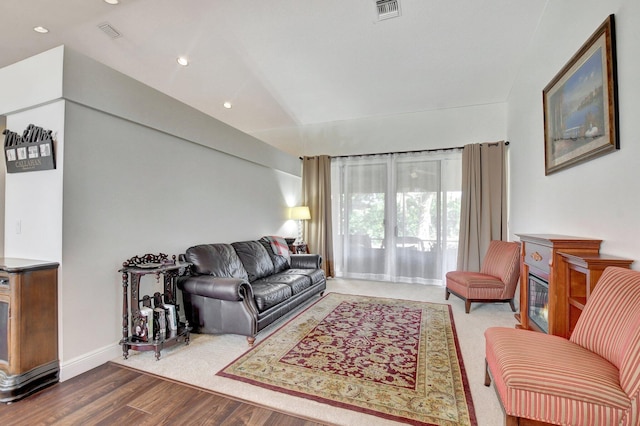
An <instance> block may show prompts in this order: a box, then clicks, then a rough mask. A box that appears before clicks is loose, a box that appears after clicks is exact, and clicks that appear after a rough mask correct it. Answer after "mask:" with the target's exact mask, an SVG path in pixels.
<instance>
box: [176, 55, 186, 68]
mask: <svg viewBox="0 0 640 426" xmlns="http://www.w3.org/2000/svg"><path fill="white" fill-rule="evenodd" d="M177 61H178V63H179V64H180V65H182V66H183V67H186V66H187V65H189V60H188V59H187V58H185V57H184V56H180V57H179V58H178V59H177Z"/></svg>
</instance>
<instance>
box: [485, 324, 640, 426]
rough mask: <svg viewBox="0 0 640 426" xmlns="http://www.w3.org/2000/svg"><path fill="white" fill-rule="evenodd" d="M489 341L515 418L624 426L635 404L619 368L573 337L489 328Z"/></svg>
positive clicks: (492, 365) (494, 369)
mask: <svg viewBox="0 0 640 426" xmlns="http://www.w3.org/2000/svg"><path fill="white" fill-rule="evenodd" d="M485 338H486V360H487V364H488V367H489V370H490V371H491V373H492V379H493V381H494V384H495V387H496V389H497V391H498V393H499V394H500V399H501V400H502V402H503V404H504V409H505V412H506V413H507V414H509V415H512V416H517V417H525V418H528V419H534V420H539V421H544V422H548V423H554V424H621V423H620V422H621V421H622V418H623V417H624V415H625V411H626V410H628V409H629V408H630V406H631V401H630V399H629V397H628V396H627V395H626V394H625V392H624V391H623V390H622V388H621V386H620V381H619V371H618V369H617V368H616V367H615V366H614V365H613V364H611V363H610V362H609V361H607V360H605V359H604V358H602V357H600V356H598V355H597V354H595V353H593V352H590V351H588V350H586V349H584V348H583V347H581V346H578V345H576V344H575V343H572V342H570V341H569V340H567V339H564V338H562V337H558V336H550V335H546V334H544V333H538V332H535V331H525V330H517V329H512V328H503V327H492V328H489V329H487V330H486V331H485ZM531 348H544V350H535V351H532V350H531ZM541 395H542V397H541Z"/></svg>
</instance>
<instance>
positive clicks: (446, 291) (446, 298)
mask: <svg viewBox="0 0 640 426" xmlns="http://www.w3.org/2000/svg"><path fill="white" fill-rule="evenodd" d="M450 295H451V293H449V289H448V288H447V289H445V292H444V300H449V296H450Z"/></svg>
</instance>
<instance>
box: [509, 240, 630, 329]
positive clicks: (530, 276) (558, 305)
mask: <svg viewBox="0 0 640 426" xmlns="http://www.w3.org/2000/svg"><path fill="white" fill-rule="evenodd" d="M516 235H518V237H520V241H521V243H522V247H521V250H520V252H521V262H520V312H519V313H518V314H516V319H517V320H518V321H519V322H520V324H519V325H517V326H516V327H518V328H524V329H527V330H536V331H545V332H548V333H549V334H554V335H556V336H561V337H564V338H569V336H571V332H572V331H573V328H574V327H575V325H576V322H577V321H578V318H579V317H580V314H581V313H582V310H583V309H584V305H585V303H586V302H587V299H588V298H589V295H590V294H591V291H593V288H594V287H595V285H596V283H597V282H598V279H599V278H600V276H601V275H602V272H603V271H604V269H605V268H606V267H608V266H619V267H623V268H629V267H630V265H631V264H632V263H633V261H632V260H629V259H622V258H619V257H616V256H609V255H606V254H602V253H600V243H601V242H602V240H595V239H590V238H579V237H569V236H566V235H551V234H533V235H532V234H516ZM545 283H546V284H548V307H547V313H546V316H547V320H548V329H547V330H544V329H542V328H541V327H540V326H538V325H537V324H536V322H535V320H534V319H532V317H531V316H530V306H529V304H530V302H531V300H533V299H531V300H530V297H532V296H531V295H530V294H529V293H530V289H531V288H535V287H536V286H539V285H544V284H545ZM538 319H539V317H538Z"/></svg>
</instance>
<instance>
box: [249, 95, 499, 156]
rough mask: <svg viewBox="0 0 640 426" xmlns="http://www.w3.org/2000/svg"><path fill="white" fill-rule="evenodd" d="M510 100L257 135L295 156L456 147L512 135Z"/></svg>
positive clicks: (324, 124)
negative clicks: (507, 127)
mask: <svg viewBox="0 0 640 426" xmlns="http://www.w3.org/2000/svg"><path fill="white" fill-rule="evenodd" d="M506 122H507V105H506V103H499V104H488V105H479V106H469V107H463V108H451V109H441V110H434V111H422V112H415V113H411V114H398V115H390V116H385V117H375V118H366V119H360V120H347V121H340V122H333V123H320V124H315V125H308V126H305V127H303V128H302V129H301V130H295V129H273V130H266V131H261V132H255V133H253V135H254V136H255V137H257V138H260V139H261V140H263V141H266V142H268V143H270V144H272V145H274V146H277V147H278V148H280V149H282V150H283V151H286V152H289V153H290V154H292V155H295V156H302V155H308V156H312V155H321V154H326V155H356V154H371V153H380V152H398V151H414V150H422V149H436V148H451V147H458V146H463V145H465V144H469V143H479V142H491V141H499V140H505V139H506Z"/></svg>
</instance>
